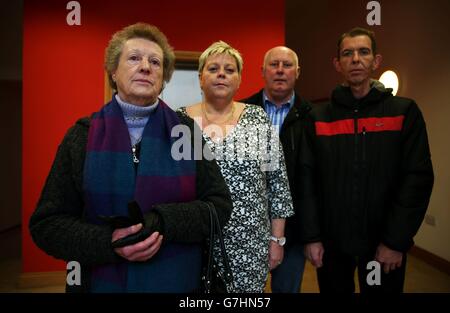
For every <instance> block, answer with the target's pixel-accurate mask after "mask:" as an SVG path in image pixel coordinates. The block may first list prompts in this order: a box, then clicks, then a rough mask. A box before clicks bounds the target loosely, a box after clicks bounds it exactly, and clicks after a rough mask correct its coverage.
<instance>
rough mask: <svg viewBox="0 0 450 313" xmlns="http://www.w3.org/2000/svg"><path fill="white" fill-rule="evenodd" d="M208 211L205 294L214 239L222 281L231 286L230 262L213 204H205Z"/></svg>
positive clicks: (211, 261)
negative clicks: (222, 271) (220, 257)
mask: <svg viewBox="0 0 450 313" xmlns="http://www.w3.org/2000/svg"><path fill="white" fill-rule="evenodd" d="M206 203H207V205H208V209H209V220H210V231H209V255H208V267H207V272H206V283H207V288H206V289H207V292H209V289H210V288H208V287H210V285H211V276H212V267H213V254H214V243H215V240H216V237H217V239H218V241H219V247H220V252H221V255H222V261H223V265H224V277H223V279H224V281H225V283H226V284H227V285H230V284H232V282H233V274H232V271H231V267H230V262H229V260H228V255H227V251H226V249H225V243H224V241H223V233H222V227H221V226H220V222H219V217H218V216H217V212H216V208H215V207H214V204H212V203H209V202H206Z"/></svg>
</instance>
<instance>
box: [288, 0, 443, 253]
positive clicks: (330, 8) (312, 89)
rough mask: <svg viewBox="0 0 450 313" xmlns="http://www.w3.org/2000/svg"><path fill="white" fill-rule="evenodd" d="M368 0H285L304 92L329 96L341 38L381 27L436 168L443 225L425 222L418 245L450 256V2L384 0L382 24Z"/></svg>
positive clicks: (390, 63) (386, 60) (435, 200)
mask: <svg viewBox="0 0 450 313" xmlns="http://www.w3.org/2000/svg"><path fill="white" fill-rule="evenodd" d="M367 2H368V1H361V0H345V1H339V2H338V1H333V0H329V1H327V0H316V1H314V2H312V1H308V2H306V1H296V0H287V1H286V44H287V45H288V46H290V47H291V48H293V49H294V50H295V51H297V52H298V53H299V54H300V58H301V65H302V74H301V75H302V76H301V78H300V81H299V83H298V85H297V90H298V91H299V92H300V93H301V94H302V95H303V96H305V97H307V98H309V99H321V98H326V97H328V96H329V94H330V91H331V90H332V88H334V86H335V85H336V84H337V83H338V82H339V81H340V77H339V76H338V75H337V74H336V73H335V71H334V69H333V67H332V64H331V60H332V58H333V56H334V54H335V53H336V52H335V51H336V40H337V38H338V36H339V35H340V34H341V33H342V32H344V31H346V30H348V29H350V28H352V27H354V26H362V27H367V28H371V29H372V30H374V31H375V32H376V35H377V43H378V46H379V52H380V53H381V54H382V55H383V65H382V67H381V69H380V71H379V72H378V73H377V76H378V77H379V75H380V74H381V73H382V72H383V71H384V70H387V69H394V70H395V71H396V72H397V73H398V75H399V77H400V83H401V85H400V90H399V93H398V95H401V96H404V97H409V98H413V99H415V100H416V101H417V103H418V104H419V106H420V108H421V109H422V112H423V114H424V117H425V120H426V122H427V128H428V135H429V141H430V146H431V153H432V159H433V166H434V170H435V176H436V180H435V186H434V190H433V194H432V198H431V202H430V206H429V208H428V214H431V215H433V216H434V217H435V219H436V226H434V227H432V226H430V225H427V224H422V227H421V228H420V230H419V233H418V234H417V236H416V238H415V241H416V245H418V246H419V247H421V248H423V249H426V250H428V251H430V252H432V253H434V254H436V255H438V256H440V257H442V258H444V259H446V260H449V261H450V244H449V241H450V208H449V204H450V147H449V146H450V144H449V138H448V137H449V135H450V57H449V52H450V18H449V17H448V13H449V12H450V1H448V0H433V1H428V2H427V1H411V0H390V1H379V2H380V4H381V25H380V26H371V27H369V26H368V25H367V23H366V15H367V13H368V11H367V10H366V4H367Z"/></svg>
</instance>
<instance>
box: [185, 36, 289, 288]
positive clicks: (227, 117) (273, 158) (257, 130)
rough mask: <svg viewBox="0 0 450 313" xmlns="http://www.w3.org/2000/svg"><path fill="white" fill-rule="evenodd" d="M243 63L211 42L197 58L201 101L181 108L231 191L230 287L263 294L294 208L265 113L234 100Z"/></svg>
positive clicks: (227, 231)
mask: <svg viewBox="0 0 450 313" xmlns="http://www.w3.org/2000/svg"><path fill="white" fill-rule="evenodd" d="M242 65H243V61H242V57H241V55H240V53H239V52H238V51H237V50H236V49H234V48H232V47H231V46H230V45H228V44H227V43H225V42H223V41H219V42H215V43H213V44H212V45H211V46H210V47H209V48H207V49H206V50H205V51H204V52H203V53H202V55H201V56H200V59H199V79H200V87H201V89H202V92H203V98H204V99H203V101H202V102H200V103H196V104H194V105H191V106H188V107H185V108H181V109H180V111H181V112H183V113H185V114H186V115H188V116H190V117H191V118H193V119H194V120H195V121H196V122H197V123H198V125H199V126H200V128H201V129H202V131H203V137H204V139H205V140H206V142H207V143H208V145H209V146H210V148H211V150H212V151H213V153H214V155H215V157H216V160H217V163H218V164H219V167H220V168H221V171H222V174H223V176H224V178H225V181H226V183H227V185H228V187H229V189H230V192H231V197H232V201H233V211H232V215H231V218H230V221H229V222H228V224H227V225H226V226H225V227H224V237H225V246H226V249H227V252H228V257H229V260H230V265H231V269H232V271H233V276H234V290H233V291H234V292H263V290H264V286H265V283H266V280H267V275H268V273H269V270H270V269H273V268H275V267H276V266H278V265H279V264H280V263H281V262H282V260H283V244H284V242H285V240H284V224H285V218H286V217H288V216H291V215H292V214H293V208H292V200H291V196H290V191H289V185H288V180H287V175H286V169H285V164H284V158H283V152H282V150H281V147H280V145H278V141H277V135H276V133H275V134H274V136H272V129H271V124H270V122H269V120H268V118H267V116H266V114H265V112H264V111H263V110H262V109H261V108H259V107H257V106H254V105H249V104H245V103H240V102H236V101H234V100H233V97H234V96H235V94H236V92H237V90H238V88H239V85H240V83H241V74H242ZM268 156H269V157H268ZM271 239H272V240H271ZM217 262H218V263H219V265H221V260H220V259H218V260H217Z"/></svg>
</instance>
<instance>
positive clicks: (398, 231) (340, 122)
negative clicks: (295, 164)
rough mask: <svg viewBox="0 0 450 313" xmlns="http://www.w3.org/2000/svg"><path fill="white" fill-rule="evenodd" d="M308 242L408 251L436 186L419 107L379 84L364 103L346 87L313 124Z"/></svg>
mask: <svg viewBox="0 0 450 313" xmlns="http://www.w3.org/2000/svg"><path fill="white" fill-rule="evenodd" d="M306 125H307V127H306V131H305V136H304V138H303V140H304V149H303V150H302V167H303V171H302V174H303V180H304V181H305V184H306V186H313V188H311V189H309V190H305V192H306V194H305V198H304V199H303V200H304V207H303V208H302V210H301V212H302V216H301V218H300V220H301V222H302V227H301V230H302V239H303V240H304V241H306V242H318V241H322V242H323V243H324V246H325V250H326V249H327V247H332V248H334V249H337V250H338V251H341V252H344V253H348V254H350V255H354V256H359V255H364V254H367V253H372V252H373V251H374V249H375V248H376V247H377V246H378V244H379V243H384V244H385V245H386V246H387V247H389V248H391V249H394V250H397V251H402V252H406V251H407V250H408V249H409V248H410V247H411V246H412V244H413V237H414V235H415V234H416V233H417V231H418V229H419V227H420V225H421V223H422V220H423V217H424V215H425V211H426V209H427V206H428V203H429V199H430V195H431V190H432V187H433V180H434V176H433V168H432V164H431V156H430V150H429V146H428V139H427V132H426V128H425V121H424V119H423V117H422V113H421V112H420V110H419V108H418V106H417V104H416V103H415V102H414V101H413V100H411V99H407V98H402V97H395V96H393V95H392V93H391V89H385V88H384V86H383V85H382V84H380V83H378V82H376V83H374V84H373V85H372V88H371V89H370V91H369V93H368V94H367V95H366V96H365V97H363V98H362V99H359V100H358V99H355V98H354V97H353V94H352V92H351V90H350V88H349V87H344V86H338V87H337V88H336V89H335V90H334V91H333V93H332V99H331V103H328V104H324V105H320V106H317V107H315V108H314V109H313V110H312V111H311V112H310V114H309V115H308V118H307V123H306Z"/></svg>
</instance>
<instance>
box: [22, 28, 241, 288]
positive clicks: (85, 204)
mask: <svg viewBox="0 0 450 313" xmlns="http://www.w3.org/2000/svg"><path fill="white" fill-rule="evenodd" d="M105 68H106V71H107V72H108V75H109V80H110V84H111V86H112V87H113V88H114V89H115V90H117V93H115V94H114V96H113V98H112V100H111V102H109V103H107V104H106V105H105V106H104V107H102V108H101V110H100V111H99V112H96V113H94V114H93V115H92V117H91V118H83V119H80V120H79V121H78V122H77V123H76V124H75V125H74V126H73V127H72V128H71V129H69V131H68V132H67V134H66V136H65V138H64V140H63V142H62V143H61V145H60V146H59V149H58V152H57V154H56V158H55V161H54V163H53V166H52V168H51V171H50V174H49V176H48V178H47V181H46V184H45V187H44V189H43V191H42V195H41V197H40V200H39V203H38V205H37V208H36V210H35V212H34V214H33V216H32V217H31V220H30V231H31V234H32V237H33V239H34V241H35V243H36V244H37V245H38V246H39V247H40V248H41V249H43V250H44V251H45V252H47V253H48V254H50V255H52V256H54V257H56V258H60V259H64V260H66V261H78V262H79V263H80V264H81V273H82V281H81V285H80V286H68V289H67V290H68V291H87V292H191V291H194V290H197V289H198V288H199V287H200V283H201V266H202V264H201V258H202V245H201V242H202V241H203V240H204V239H205V238H206V237H208V235H209V209H208V208H209V206H210V205H211V204H212V205H214V206H215V208H216V210H217V214H218V216H219V220H220V223H221V225H224V224H225V223H226V221H227V220H228V218H229V216H230V213H231V209H232V203H231V198H230V195H229V191H228V188H227V186H226V184H225V182H224V180H223V177H222V175H221V173H220V169H219V167H218V166H217V164H216V163H215V161H207V160H205V159H203V160H199V161H195V160H194V159H193V158H191V159H190V160H186V159H183V160H180V161H176V160H175V158H173V157H172V155H171V146H172V144H173V143H174V141H175V140H176V139H177V138H172V137H171V129H172V128H173V127H174V126H176V125H187V126H189V128H190V129H191V130H192V131H193V127H194V124H195V123H194V122H193V121H192V120H191V119H189V118H187V117H186V116H184V115H182V114H179V113H176V112H174V111H172V110H171V109H170V108H169V107H168V106H167V105H166V104H165V103H164V102H163V101H162V100H160V99H158V95H159V94H160V92H161V90H162V89H163V86H164V83H166V82H168V81H169V80H170V77H171V75H172V73H173V70H174V53H173V51H172V48H171V47H170V46H169V43H168V42H167V39H166V37H165V36H164V34H163V33H161V32H160V31H159V30H158V29H157V28H156V27H154V26H151V25H147V24H142V23H138V24H135V25H131V26H128V27H126V28H124V29H123V30H121V31H119V32H117V33H116V34H114V36H113V37H112V39H111V41H110V42H109V45H108V47H107V49H106V53H105ZM129 207H131V209H130V211H128V210H127V208H129ZM136 207H137V210H138V212H137V213H136ZM132 209H134V210H132ZM129 212H130V215H134V216H128V215H129ZM140 213H143V215H142V216H141V219H140V218H139V214H140ZM105 221H106V222H105ZM107 222H109V223H110V224H112V225H110V224H108V223H107ZM130 224H131V225H130Z"/></svg>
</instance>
